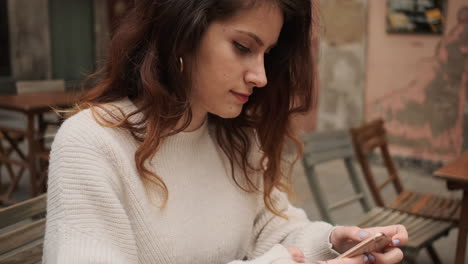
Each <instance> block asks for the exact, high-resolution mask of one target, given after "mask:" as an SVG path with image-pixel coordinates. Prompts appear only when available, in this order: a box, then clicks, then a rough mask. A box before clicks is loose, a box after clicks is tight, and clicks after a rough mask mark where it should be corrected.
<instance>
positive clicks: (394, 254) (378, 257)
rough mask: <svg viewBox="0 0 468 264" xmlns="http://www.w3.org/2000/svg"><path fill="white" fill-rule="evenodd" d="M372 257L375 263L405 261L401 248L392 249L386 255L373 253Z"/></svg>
mask: <svg viewBox="0 0 468 264" xmlns="http://www.w3.org/2000/svg"><path fill="white" fill-rule="evenodd" d="M372 256H373V257H374V258H375V261H374V262H375V263H399V262H400V261H401V260H403V252H402V251H401V249H399V248H392V249H390V250H388V251H387V252H385V253H378V252H373V253H372ZM369 257H370V258H372V257H371V256H369Z"/></svg>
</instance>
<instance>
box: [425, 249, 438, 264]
mask: <svg viewBox="0 0 468 264" xmlns="http://www.w3.org/2000/svg"><path fill="white" fill-rule="evenodd" d="M426 249H427V253H429V257H431V259H432V263H434V264H442V261H440V258H439V255H438V254H437V252H436V251H435V249H434V247H432V245H430V246H427V247H426Z"/></svg>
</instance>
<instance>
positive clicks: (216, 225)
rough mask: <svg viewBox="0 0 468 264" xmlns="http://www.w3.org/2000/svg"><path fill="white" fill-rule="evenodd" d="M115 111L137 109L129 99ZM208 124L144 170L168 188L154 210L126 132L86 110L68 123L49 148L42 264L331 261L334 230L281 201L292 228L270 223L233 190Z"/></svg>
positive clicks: (255, 198) (155, 196)
mask: <svg viewBox="0 0 468 264" xmlns="http://www.w3.org/2000/svg"><path fill="white" fill-rule="evenodd" d="M116 105H118V106H119V107H121V108H122V109H123V110H124V111H125V112H127V113H128V112H130V111H132V110H134V109H135V106H134V105H133V104H132V103H131V101H130V100H128V99H124V100H122V101H119V102H116ZM140 118H141V117H140ZM206 123H207V122H205V124H204V125H203V126H202V127H201V128H200V129H198V130H196V131H194V132H182V133H179V134H177V135H175V136H172V137H170V138H168V139H166V140H165V141H164V142H163V143H162V145H161V148H160V149H159V150H158V152H157V154H156V156H155V157H154V159H153V160H152V161H151V164H150V166H151V169H153V170H154V171H155V172H156V173H157V174H158V175H159V176H160V177H162V179H163V180H164V182H165V183H166V184H167V187H168V189H169V201H168V204H167V206H166V207H165V208H164V209H160V208H158V207H157V206H156V205H155V203H154V201H156V202H158V201H161V195H160V191H158V190H154V191H152V192H151V193H150V195H149V196H148V195H147V194H146V193H145V189H144V186H143V184H142V181H141V180H140V177H139V175H138V173H137V169H136V166H135V161H134V155H135V151H136V149H137V147H138V144H139V143H138V142H136V141H135V140H134V139H133V138H132V136H131V135H130V134H129V133H128V132H126V131H124V130H122V129H115V128H105V127H102V126H100V125H99V124H97V123H96V121H95V120H94V119H93V117H92V115H91V112H90V111H89V110H84V111H82V112H80V113H78V114H76V115H74V116H73V117H71V118H70V119H68V120H67V121H66V122H65V123H64V124H63V126H62V127H61V129H60V131H59V132H58V134H57V136H56V139H55V141H54V143H53V146H52V152H51V160H50V168H49V183H48V184H49V189H48V201H47V224H46V234H45V242H44V257H43V263H50V264H52V263H60V264H72V263H122V264H123V263H125V264H131V263H155V264H156V263H165V264H172V263H174V264H175V263H197V264H199V263H220V264H227V263H230V264H241V263H246V264H247V263H251V264H267V263H294V262H293V261H291V257H290V255H289V253H288V251H287V249H286V247H287V246H296V247H300V248H301V249H302V250H303V251H304V253H305V255H306V259H307V260H308V261H313V260H319V259H322V260H323V259H330V258H333V257H335V256H336V252H335V251H334V250H332V249H331V245H330V243H329V242H328V239H329V234H330V231H331V230H332V226H331V225H329V224H326V223H323V222H309V221H308V220H307V217H306V215H305V213H304V212H303V211H302V210H300V209H297V208H294V207H292V206H291V205H290V204H289V202H288V200H287V198H286V197H285V195H283V194H282V193H279V192H277V193H275V196H276V199H277V202H278V204H277V208H279V209H281V211H283V212H284V213H286V214H287V215H288V216H289V219H288V220H285V219H283V218H280V217H277V216H275V215H273V214H272V213H270V212H269V211H268V210H267V209H266V207H265V206H264V204H263V199H262V196H261V195H258V194H248V193H246V192H244V191H242V190H241V189H240V188H238V187H237V186H236V185H235V183H234V182H233V181H232V179H231V175H230V169H229V167H228V163H227V159H226V157H225V155H224V154H223V153H222V151H221V150H220V148H219V147H218V146H217V144H216V143H215V140H214V139H213V137H212V134H211V130H210V129H209V128H208V127H209V126H208V125H207V124H206ZM151 200H153V201H151Z"/></svg>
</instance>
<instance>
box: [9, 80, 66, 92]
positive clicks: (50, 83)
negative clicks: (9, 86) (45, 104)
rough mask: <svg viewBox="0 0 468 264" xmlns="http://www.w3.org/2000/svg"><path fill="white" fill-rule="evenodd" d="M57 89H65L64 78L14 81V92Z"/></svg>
mask: <svg viewBox="0 0 468 264" xmlns="http://www.w3.org/2000/svg"><path fill="white" fill-rule="evenodd" d="M57 91H65V81H64V80H36V81H17V82H16V92H17V93H18V94H23V93H40V92H57Z"/></svg>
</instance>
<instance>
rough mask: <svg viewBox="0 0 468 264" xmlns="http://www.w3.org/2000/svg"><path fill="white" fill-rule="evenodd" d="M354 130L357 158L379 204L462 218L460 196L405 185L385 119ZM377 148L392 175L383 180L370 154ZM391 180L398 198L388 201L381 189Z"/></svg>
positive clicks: (438, 216)
mask: <svg viewBox="0 0 468 264" xmlns="http://www.w3.org/2000/svg"><path fill="white" fill-rule="evenodd" d="M351 134H352V138H353V144H354V149H355V151H356V156H357V159H358V161H359V164H360V166H361V169H362V172H363V174H364V177H365V179H366V181H367V184H368V186H369V188H370V191H371V194H372V197H373V198H374V201H375V203H376V204H377V205H378V206H381V207H388V208H392V209H395V210H398V211H402V212H406V213H409V214H413V215H420V216H424V217H429V218H434V219H441V220H448V221H452V222H457V221H458V219H459V218H460V209H461V206H460V200H458V199H450V198H445V197H441V196H437V195H434V194H431V193H420V192H415V191H411V190H406V189H404V187H403V184H402V183H401V180H400V177H399V176H398V171H397V170H396V167H395V164H394V163H393V161H392V158H391V156H390V152H389V150H388V144H387V136H386V131H385V127H384V121H383V120H382V119H377V120H374V121H372V122H369V123H366V124H364V125H362V126H360V127H357V128H352V129H351ZM376 149H380V151H381V154H382V157H383V162H384V165H385V167H386V168H387V171H388V178H387V179H386V180H385V181H383V182H382V183H377V182H376V179H375V177H374V175H373V173H372V170H371V167H370V164H369V159H368V156H369V154H370V153H371V152H373V151H374V150H376ZM389 184H393V187H394V189H395V191H396V193H397V198H396V199H395V200H394V201H392V202H391V203H389V204H387V203H386V202H385V200H384V199H383V197H382V194H381V191H382V190H383V189H384V188H385V187H386V186H388V185H389Z"/></svg>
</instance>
